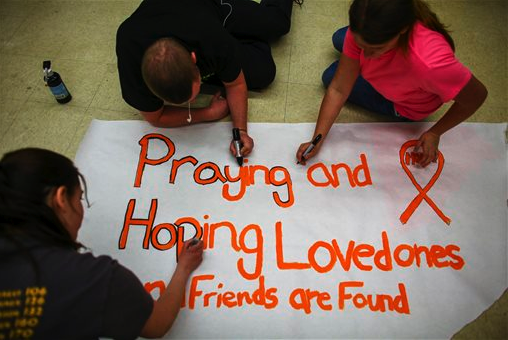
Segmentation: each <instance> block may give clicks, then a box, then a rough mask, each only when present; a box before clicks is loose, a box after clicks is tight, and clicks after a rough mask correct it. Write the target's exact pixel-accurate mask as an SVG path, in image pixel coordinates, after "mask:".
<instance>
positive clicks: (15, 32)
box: [5, 16, 28, 44]
mask: <svg viewBox="0 0 508 340" xmlns="http://www.w3.org/2000/svg"><path fill="white" fill-rule="evenodd" d="M19 18H24V19H23V20H22V22H21V23H20V24H19V25H18V27H17V28H16V29H15V30H14V32H13V33H12V34H11V36H10V37H9V39H8V40H6V42H5V44H9V43H10V42H11V40H12V39H14V36H15V35H16V34H17V33H18V32H19V30H20V28H21V27H22V26H23V25H24V24H25V22H27V21H28V17H26V16H25V17H19Z"/></svg>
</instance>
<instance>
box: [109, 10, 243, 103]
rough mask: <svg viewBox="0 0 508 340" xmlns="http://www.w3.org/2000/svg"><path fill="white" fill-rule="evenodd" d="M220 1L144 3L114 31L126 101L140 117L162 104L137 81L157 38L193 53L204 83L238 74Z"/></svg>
mask: <svg viewBox="0 0 508 340" xmlns="http://www.w3.org/2000/svg"><path fill="white" fill-rule="evenodd" d="M221 11H222V9H221V5H220V2H218V0H144V1H143V2H142V3H141V5H140V6H139V7H138V9H137V10H136V11H135V12H134V13H133V14H132V15H131V16H130V17H129V18H128V19H127V20H125V21H124V22H123V23H122V24H121V25H120V27H119V28H118V32H117V37H116V54H117V58H118V73H119V76H120V85H121V88H122V96H123V98H124V100H125V101H126V102H127V103H128V104H129V105H131V106H133V107H134V108H136V109H138V110H140V111H148V112H150V111H156V110H158V109H160V108H161V107H162V105H163V103H164V102H163V100H161V99H160V98H158V97H156V96H155V95H154V94H152V92H151V91H150V90H149V89H148V87H147V86H146V84H145V83H144V81H143V78H142V75H141V59H142V58H143V54H144V52H145V50H146V49H147V48H148V47H149V46H150V45H151V44H152V43H153V42H155V41H156V40H158V39H160V38H167V37H171V38H176V39H178V40H179V41H180V42H182V44H183V45H184V46H185V47H186V48H187V49H188V50H189V53H190V52H194V53H196V57H197V66H198V68H199V70H200V72H201V76H202V77H203V78H204V77H206V76H209V75H211V74H215V75H216V76H217V77H218V78H219V79H220V80H222V81H224V82H231V81H233V80H235V79H236V78H237V77H238V75H239V74H240V70H241V64H240V59H239V57H238V51H239V46H240V45H239V42H238V41H237V40H236V39H235V38H234V37H233V36H232V35H230V34H229V33H228V32H227V31H226V29H225V28H224V27H223V26H222V23H223V20H224V15H223V13H222V12H221Z"/></svg>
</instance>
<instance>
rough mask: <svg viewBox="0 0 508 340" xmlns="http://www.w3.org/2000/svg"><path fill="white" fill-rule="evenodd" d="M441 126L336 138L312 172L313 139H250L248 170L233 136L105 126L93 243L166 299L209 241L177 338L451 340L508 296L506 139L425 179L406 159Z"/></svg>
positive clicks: (89, 165)
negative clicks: (182, 265)
mask: <svg viewBox="0 0 508 340" xmlns="http://www.w3.org/2000/svg"><path fill="white" fill-rule="evenodd" d="M428 126H429V125H428V124H426V123H399V124H394V123H379V124H377V123H376V124H341V125H334V126H333V128H332V130H331V132H330V134H329V135H328V137H327V139H326V141H325V143H324V145H323V147H322V149H321V152H320V153H319V155H318V156H317V157H316V158H314V159H312V160H311V161H310V162H309V164H308V165H307V166H301V165H297V164H296V160H295V153H296V149H297V147H298V145H299V144H300V143H302V142H303V141H306V140H309V138H310V137H311V136H312V132H313V129H314V124H255V123H251V124H249V133H250V135H251V136H252V137H253V138H254V141H255V145H256V146H255V149H254V152H253V153H252V155H250V156H249V157H248V159H246V160H245V163H244V165H243V166H242V167H239V166H238V165H237V164H236V160H235V158H234V157H233V156H232V155H230V153H229V143H230V141H231V138H232V135H231V124H230V123H216V124H203V125H197V126H192V127H185V128H178V129H157V128H154V127H151V126H150V125H148V124H147V123H145V122H138V121H130V122H104V121H93V122H92V125H91V126H90V128H89V130H88V133H87V135H86V136H85V138H84V140H83V142H82V144H81V146H80V149H79V151H78V154H77V156H76V164H77V166H78V168H79V169H80V171H81V172H82V173H83V174H84V175H85V177H86V180H87V184H88V195H89V197H90V201H91V204H92V206H91V207H90V208H89V209H88V210H87V211H86V212H85V220H84V223H83V226H82V228H81V230H80V234H79V239H80V240H81V241H82V242H83V243H84V244H85V245H87V246H88V247H90V248H91V249H92V250H93V252H94V253H95V254H96V255H99V254H109V255H111V256H112V257H113V258H116V259H118V260H119V261H120V263H122V264H123V265H125V266H126V267H128V268H130V269H131V270H132V271H133V272H134V273H136V275H138V277H139V278H140V280H141V281H142V282H143V283H144V284H145V288H146V289H147V290H148V291H150V292H151V293H152V295H153V296H154V298H156V297H158V296H159V293H160V292H161V289H164V288H165V285H166V284H167V283H168V281H169V279H170V277H171V274H172V273H173V271H174V269H175V266H176V260H177V251H178V248H179V247H180V246H181V240H186V239H189V238H192V237H194V236H195V235H196V233H197V234H198V236H200V237H201V238H202V239H203V240H204V242H205V247H206V249H205V255H204V260H203V263H202V265H201V266H200V267H199V268H198V269H197V270H196V271H195V272H194V273H193V275H192V277H191V279H190V281H189V285H188V287H187V292H186V300H185V307H184V308H183V309H182V310H181V312H180V315H179V316H178V319H177V321H176V323H175V324H174V326H173V328H172V329H171V330H170V332H169V333H168V334H167V337H176V338H449V337H450V336H451V335H453V334H454V333H455V332H456V331H458V330H459V329H460V328H461V327H462V326H464V325H465V324H466V323H468V322H469V321H471V320H473V319H474V318H475V317H477V316H478V315H479V314H480V313H481V312H482V311H483V310H485V309H486V308H487V307H488V306H490V305H491V304H492V303H493V302H494V301H495V300H496V299H497V298H498V297H499V296H500V295H501V293H502V292H503V290H504V289H505V288H506V286H507V229H508V227H507V157H506V156H507V152H506V144H505V129H506V124H467V123H466V124H461V125H460V126H458V127H456V128H454V129H452V130H451V131H449V132H447V133H446V134H445V135H444V136H443V137H442V138H441V144H440V150H441V152H442V154H441V155H440V159H439V160H438V162H437V163H433V164H431V165H429V166H428V167H427V168H425V169H422V168H420V167H417V166H414V165H412V163H414V161H415V160H416V157H417V155H415V154H414V153H413V152H412V151H413V148H412V147H411V142H409V144H405V143H406V142H408V141H410V140H414V139H417V138H418V136H420V134H421V133H422V132H423V131H425V130H426V129H427V128H428ZM403 222H404V223H403Z"/></svg>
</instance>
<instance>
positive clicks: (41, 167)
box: [0, 148, 203, 339]
mask: <svg viewBox="0 0 508 340" xmlns="http://www.w3.org/2000/svg"><path fill="white" fill-rule="evenodd" d="M80 180H81V182H82V183H83V185H85V182H84V179H83V177H82V175H81V174H80V173H79V172H78V170H77V169H76V168H75V167H74V165H73V163H72V161H71V160H69V159H67V158H66V157H64V156H62V155H59V154H57V153H55V152H52V151H49V150H43V149H36V148H28V149H21V150H18V151H13V152H10V153H8V154H6V155H4V157H3V158H2V159H1V160H0V273H1V275H0V307H1V308H0V339H98V338H99V337H108V338H114V339H136V338H137V337H138V336H143V337H146V338H160V337H162V336H164V334H165V333H166V332H167V331H168V330H169V328H171V326H172V324H173V322H174V321H175V319H176V317H177V315H178V312H179V310H180V304H181V301H182V299H183V297H184V294H185V285H186V282H187V280H188V278H189V276H190V274H191V272H192V271H193V270H194V269H195V268H197V267H198V266H199V264H200V263H201V261H202V255H203V243H202V241H198V243H197V244H191V241H187V242H186V243H185V244H184V249H183V250H182V252H181V254H180V255H179V262H178V265H177V267H176V270H175V272H174V274H173V277H172V278H171V281H170V282H169V285H168V287H167V289H166V290H165V292H164V293H163V294H162V295H161V296H160V298H159V299H158V300H157V301H153V299H152V297H151V296H150V295H149V294H148V293H147V292H146V291H145V289H144V288H143V285H142V284H141V282H140V281H139V279H138V278H137V277H136V276H135V275H134V274H133V273H132V272H131V271H130V270H128V269H127V268H125V267H123V266H122V265H120V264H119V263H118V262H117V261H115V260H113V259H112V258H110V257H109V256H98V257H95V256H93V255H92V254H90V253H79V252H78V251H77V250H78V249H80V248H81V247H82V245H81V244H80V243H78V242H77V241H76V238H77V235H78V230H79V228H80V226H81V222H82V219H83V206H82V205H81V197H82V194H83V190H82V189H81V185H80ZM85 187H86V185H85ZM85 194H86V192H85ZM85 197H86V196H85Z"/></svg>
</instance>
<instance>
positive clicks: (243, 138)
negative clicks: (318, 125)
mask: <svg viewBox="0 0 508 340" xmlns="http://www.w3.org/2000/svg"><path fill="white" fill-rule="evenodd" d="M240 143H241V144H242V149H241V150H240V152H241V153H242V156H243V157H246V156H248V155H249V154H250V153H251V152H252V149H254V140H253V139H252V138H250V136H249V134H248V133H247V132H245V131H243V130H240ZM229 150H230V151H231V153H232V154H233V156H235V155H236V151H235V144H234V142H233V141H231V144H230V145H229Z"/></svg>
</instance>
